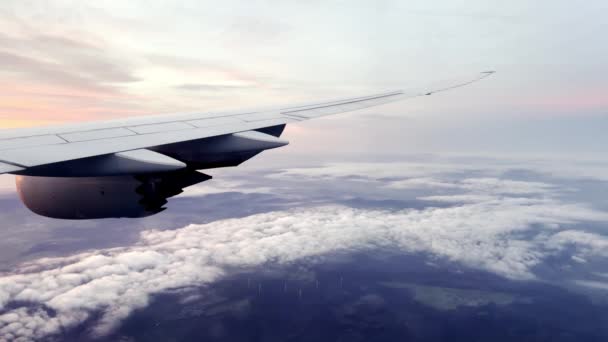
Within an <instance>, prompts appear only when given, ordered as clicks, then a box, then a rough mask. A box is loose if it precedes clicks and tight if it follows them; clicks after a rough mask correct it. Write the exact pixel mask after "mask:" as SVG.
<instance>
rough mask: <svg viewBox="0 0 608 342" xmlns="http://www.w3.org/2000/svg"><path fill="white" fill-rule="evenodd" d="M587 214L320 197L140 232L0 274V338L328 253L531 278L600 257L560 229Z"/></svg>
mask: <svg viewBox="0 0 608 342" xmlns="http://www.w3.org/2000/svg"><path fill="white" fill-rule="evenodd" d="M487 182H488V181H487V180H483V181H482V183H487ZM520 186H522V185H521V184H520ZM227 187H229V186H228V185H227ZM535 187H537V185H534V184H532V185H531V189H534V188H535ZM488 193H491V191H489V192H488ZM589 221H601V222H606V221H608V214H606V213H604V212H600V211H597V210H594V209H591V208H589V207H587V206H585V205H582V204H576V203H564V202H561V201H559V200H558V199H551V198H526V197H500V198H497V197H495V196H489V197H487V198H478V199H477V200H476V201H470V202H465V203H462V202H461V203H459V204H458V205H456V206H452V207H448V208H426V209H419V210H416V209H406V210H397V211H395V210H374V209H354V208H348V207H343V206H336V205H323V206H320V207H313V208H306V209H299V210H287V211H275V212H268V213H263V214H256V215H252V216H249V217H245V218H239V219H228V220H221V221H216V222H213V223H209V224H202V225H197V224H192V225H189V226H186V227H184V228H181V229H177V230H172V231H158V230H147V231H144V232H142V234H141V237H140V240H139V241H138V242H137V243H136V244H135V245H132V246H128V247H120V248H110V249H102V250H96V251H92V252H85V253H81V254H77V255H73V256H68V257H58V258H46V259H39V260H34V261H32V262H29V263H26V264H23V265H21V266H20V267H19V268H18V269H16V270H15V272H14V274H11V275H5V276H3V277H1V278H0V305H1V307H2V308H3V314H2V315H0V336H1V337H0V338H3V339H5V340H15V339H17V340H18V339H23V340H28V339H40V338H44V337H46V336H49V335H52V334H56V333H59V332H60V331H62V329H66V328H70V327H73V326H76V325H77V324H79V323H82V322H84V321H85V320H87V319H89V318H91V317H93V315H96V314H98V313H100V314H101V316H100V317H101V318H99V319H98V320H96V328H95V331H94V333H96V334H105V333H108V332H109V331H111V330H112V329H113V328H114V327H116V325H117V324H119V323H120V321H121V320H122V319H124V318H125V317H127V316H128V315H129V314H130V313H131V312H132V311H133V310H135V309H138V308H142V307H145V306H146V305H148V303H149V301H150V296H151V295H152V294H155V293H160V292H163V291H166V290H170V289H176V288H178V289H179V288H187V287H193V286H204V285H205V284H209V283H211V282H214V281H217V280H218V279H221V278H222V277H224V276H225V275H227V274H229V273H230V272H232V271H230V270H233V269H235V268H237V269H243V268H251V269H253V268H256V267H259V266H263V265H266V264H276V265H287V264H290V263H293V262H312V263H314V262H319V261H320V260H323V258H324V257H327V256H330V255H332V254H334V253H354V252H360V251H367V250H377V251H381V250H385V249H390V250H393V251H394V250H400V251H402V252H403V253H424V254H426V255H428V256H429V257H432V258H440V259H443V260H447V261H450V262H454V263H458V264H461V265H463V266H466V267H470V268H474V269H481V270H485V271H489V272H493V273H496V274H498V275H501V276H504V277H507V278H511V279H523V280H529V279H535V278H536V275H535V273H534V267H535V266H536V265H539V264H540V263H542V261H543V260H544V259H545V258H547V257H549V256H552V255H555V254H558V253H564V252H565V251H566V252H568V253H572V255H573V256H576V257H577V258H580V259H583V258H593V257H605V256H606V255H605V252H603V248H604V247H605V246H606V245H607V244H608V238H606V237H605V236H600V235H597V234H594V233H589V232H582V231H578V230H572V229H571V228H568V229H566V230H564V229H563V228H561V227H566V226H567V227H570V226H572V225H575V224H577V223H580V222H589ZM539 229H540V230H539ZM523 232H526V233H530V234H534V235H535V236H536V237H535V238H532V239H530V238H526V237H523V235H525V234H521V233H523ZM50 312H53V314H51V313H50Z"/></svg>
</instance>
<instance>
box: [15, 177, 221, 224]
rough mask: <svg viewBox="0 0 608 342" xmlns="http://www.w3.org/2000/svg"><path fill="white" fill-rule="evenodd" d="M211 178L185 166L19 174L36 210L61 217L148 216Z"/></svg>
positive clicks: (19, 182) (28, 204)
mask: <svg viewBox="0 0 608 342" xmlns="http://www.w3.org/2000/svg"><path fill="white" fill-rule="evenodd" d="M208 179H211V177H210V176H208V175H205V174H202V173H199V172H196V171H194V170H190V169H185V170H179V171H175V172H168V173H163V174H147V175H141V176H112V177H74V178H73V177H34V176H17V177H16V182H17V191H18V192H19V196H20V197H21V200H22V201H23V203H24V204H25V206H26V207H27V208H29V209H30V210H31V211H33V212H34V213H36V214H39V215H42V216H47V217H52V218H59V219H97V218H119V217H145V216H150V215H154V214H156V213H158V212H160V211H162V210H164V209H165V208H164V207H163V205H164V204H166V203H167V199H168V198H169V197H172V196H175V195H177V194H179V193H181V192H182V189H183V188H185V187H187V186H190V185H193V184H196V183H200V182H203V181H206V180H208Z"/></svg>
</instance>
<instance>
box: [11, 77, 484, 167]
mask: <svg viewBox="0 0 608 342" xmlns="http://www.w3.org/2000/svg"><path fill="white" fill-rule="evenodd" d="M490 74H492V72H483V73H480V74H477V75H475V76H474V77H471V78H469V79H466V80H463V81H460V82H456V83H454V84H450V85H447V86H443V87H439V88H436V89H422V90H420V91H418V92H408V93H406V92H404V91H391V92H385V93H379V94H372V95H368V96H361V97H353V98H346V99H340V100H334V101H326V102H317V103H310V104H304V105H298V106H292V107H281V108H276V109H271V110H263V111H243V112H236V113H235V112H231V113H202V114H175V115H154V116H146V117H134V118H129V119H121V120H112V121H104V122H95V123H83V124H73V125H66V126H55V127H42V128H27V129H8V130H0V173H14V172H17V173H19V172H23V171H24V170H27V169H28V168H32V167H38V166H42V165H49V164H54V163H60V162H65V161H72V160H77V159H83V158H91V157H95V156H103V155H109V154H114V153H119V152H125V151H131V150H139V149H146V148H150V147H155V146H161V145H167V144H175V143H180V142H186V141H191V140H198V139H203V138H210V137H216V136H222V135H227V134H232V133H238V132H245V131H251V130H257V129H261V128H265V127H271V126H278V125H284V124H288V123H294V122H298V121H302V120H308V119H313V118H317V117H322V116H325V115H330V114H336V113H343V112H349V111H354V110H357V109H362V108H367V107H372V106H377V105H380V104H384V103H388V102H393V101H398V100H401V99H404V98H411V97H417V96H425V95H430V94H433V93H436V92H440V91H444V90H448V89H453V88H457V87H461V86H464V85H467V84H470V83H473V82H475V81H478V80H481V79H483V78H485V77H487V76H489V75H490Z"/></svg>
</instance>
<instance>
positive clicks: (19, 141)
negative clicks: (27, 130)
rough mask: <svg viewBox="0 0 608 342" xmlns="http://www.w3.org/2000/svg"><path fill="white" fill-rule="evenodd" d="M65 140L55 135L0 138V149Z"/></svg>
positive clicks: (59, 142) (50, 143) (60, 142)
mask: <svg viewBox="0 0 608 342" xmlns="http://www.w3.org/2000/svg"><path fill="white" fill-rule="evenodd" d="M65 143H66V141H65V140H63V139H61V138H59V137H58V136H56V135H39V136H33V137H24V138H12V139H3V140H0V150H9V149H16V148H26V147H31V146H41V145H42V146H43V145H55V144H65Z"/></svg>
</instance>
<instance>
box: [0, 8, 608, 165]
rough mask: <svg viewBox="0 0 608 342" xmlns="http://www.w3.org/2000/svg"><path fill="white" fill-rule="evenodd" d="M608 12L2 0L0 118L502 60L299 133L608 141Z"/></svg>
mask: <svg viewBox="0 0 608 342" xmlns="http://www.w3.org/2000/svg"><path fill="white" fill-rule="evenodd" d="M607 15H608V3H607V2H605V1H601V0H598V1H585V2H577V3H573V2H572V1H564V0H550V1H547V0H541V1H528V0H514V1H508V2H505V1H497V0H496V1H486V0H484V1H481V0H479V1H477V0H476V1H470V0H467V1H407V2H405V1H373V2H372V1H306V2H301V1H251V2H246V3H242V2H234V1H222V2H217V1H212V2H208V1H179V2H174V1H156V0H154V1H141V2H140V1H67V0H66V1H52V2H51V1H29V0H15V1H13V0H4V1H2V4H0V65H1V66H2V67H1V68H0V73H1V77H0V85H1V86H2V89H3V91H2V92H0V125H2V127H4V128H11V127H16V126H33V125H39V124H58V123H65V122H75V121H76V122H77V121H89V120H102V119H109V118H117V117H125V116H131V115H143V114H154V113H165V112H180V111H204V112H206V111H214V110H223V109H234V108H240V107H244V108H247V106H252V105H272V104H282V103H285V102H290V101H303V100H309V99H311V100H315V99H325V98H332V97H336V96H348V95H357V94H360V93H365V92H368V91H375V90H385V89H401V88H409V87H416V86H420V85H424V84H426V83H430V82H432V81H436V80H442V79H450V78H452V77H458V76H460V75H467V74H471V73H475V72H478V71H483V70H488V69H492V70H496V71H497V74H496V75H495V76H494V77H493V78H492V79H490V80H487V81H484V82H482V83H479V84H476V85H473V86H471V87H469V88H465V89H460V90H458V91H453V92H451V93H446V94H441V95H438V96H436V97H433V98H430V99H427V98H425V99H417V100H413V101H405V102H403V103H398V104H393V105H387V106H383V107H380V108H375V109H372V110H368V111H365V112H360V113H356V114H348V115H346V116H338V117H336V118H335V119H334V118H332V119H326V120H319V121H315V122H311V123H305V124H302V125H298V126H294V127H290V130H289V131H288V132H289V133H290V134H291V137H292V138H294V137H295V138H296V139H300V140H299V141H300V142H301V144H300V146H304V145H306V149H307V151H312V152H315V151H325V150H326V148H325V147H326V146H327V145H328V144H331V145H337V146H336V149H335V150H333V149H332V152H336V153H339V152H353V153H354V152H357V151H361V150H364V151H374V150H378V149H383V150H386V149H389V152H391V151H390V149H391V147H394V146H395V145H399V146H398V148H397V149H394V151H392V152H401V151H404V150H407V151H408V152H419V151H422V152H427V151H430V152H436V151H441V152H474V153H494V152H497V151H500V152H501V153H516V152H536V153H549V152H558V153H561V152H572V153H576V154H580V153H591V154H597V153H603V152H606V151H605V148H604V147H603V146H606V144H605V142H607V140H606V138H603V137H602V135H603V134H602V132H603V130H604V128H608V120H606V119H605V118H604V115H605V113H606V109H607V108H608V96H606V94H608V81H607V80H606V75H608V64H607V63H606V62H605V57H604V56H605V55H606V54H607V53H608V45H607V44H603V43H602V42H603V34H604V33H605V32H606V31H607V30H608V21H606V20H605V18H606V17H607ZM371 126H373V127H375V128H374V129H373V130H370V129H369V128H370V127H371ZM589 132H591V133H592V134H589ZM595 133H597V134H595ZM602 141H603V143H602ZM308 142H311V144H308ZM312 142H315V143H312ZM296 148H297V147H296Z"/></svg>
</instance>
